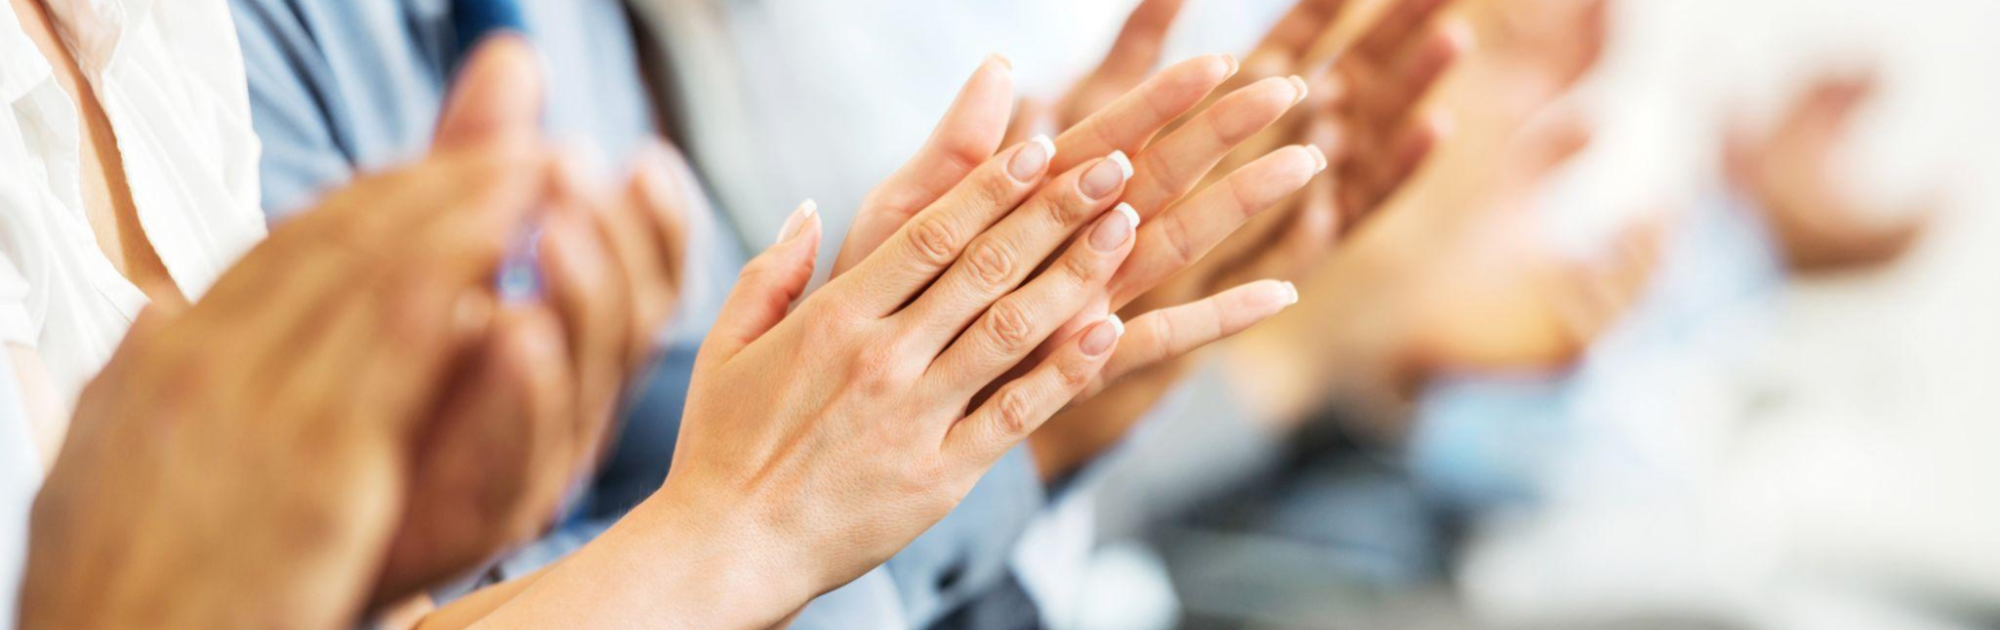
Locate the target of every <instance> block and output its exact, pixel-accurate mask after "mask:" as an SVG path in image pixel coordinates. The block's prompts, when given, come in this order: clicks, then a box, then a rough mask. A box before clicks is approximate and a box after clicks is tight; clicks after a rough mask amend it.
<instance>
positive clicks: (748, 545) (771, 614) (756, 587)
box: [626, 477, 837, 628]
mask: <svg viewBox="0 0 2000 630" xmlns="http://www.w3.org/2000/svg"><path fill="white" fill-rule="evenodd" d="M690 485H691V484H688V483H677V482H676V480H675V479H673V478H671V477H670V478H669V479H668V482H667V484H666V485H665V486H663V487H662V488H661V489H660V491H659V492H656V493H654V494H653V496H652V497H649V498H648V499H647V500H646V501H645V502H643V503H641V504H640V505H639V506H638V507H637V508H634V509H633V510H632V512H631V514H629V515H628V516H627V517H626V520H627V521H631V522H632V524H633V525H634V526H636V528H637V529H639V530H640V531H644V532H645V533H646V538H647V539H649V540H651V541H653V544H655V545H657V546H658V548H659V549H660V552H661V556H662V557H661V560H662V562H663V563H665V564H670V565H672V566H673V567H674V568H673V569H671V570H670V571H671V572H672V573H673V577H672V578H671V580H672V582H674V585H675V587H677V588H679V589H682V590H677V591H676V592H675V599H677V600H680V601H686V602H690V603H692V604H693V605H694V606H695V607H696V609H695V610H690V611H685V613H686V614H685V615H683V616H681V617H679V618H681V619H686V620H688V621H689V622H688V623H686V624H683V625H684V626H685V627H691V628H694V627H700V628H764V627H769V626H772V625H773V624H776V623H778V622H779V621H781V620H782V619H784V618H785V617H787V616H789V615H791V614H793V613H795V612H797V611H798V609H800V608H802V607H804V606H805V604H806V603H807V602H809V601H811V600H812V598H814V597H817V596H819V595H820V594H822V593H824V592H825V591H828V590H831V589H832V588H834V587H835V586H837V584H828V583H826V582H827V580H825V579H824V578H823V577H822V576H823V573H824V572H823V571H820V570H818V567H817V565H815V564H814V563H813V561H812V559H811V558H802V557H798V554H799V551H798V550H800V549H803V548H804V547H805V545H804V544H803V542H802V541H801V540H798V538H797V536H788V535H786V534H785V533H783V532H782V531H780V529H779V528H778V527H777V526H776V525H775V524H774V522H773V521H772V520H771V519H768V518H764V517H763V516H761V515H762V514H764V512H762V511H760V510H757V509H756V508H755V506H754V502H755V501H757V499H756V498H755V497H751V496H746V495H743V494H735V493H732V492H730V491H729V490H728V488H726V487H724V486H726V484H717V485H716V486H715V487H707V488H695V487H690ZM693 485H699V484H693Z"/></svg>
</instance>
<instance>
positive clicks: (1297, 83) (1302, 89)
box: [1285, 74, 1312, 105]
mask: <svg viewBox="0 0 2000 630" xmlns="http://www.w3.org/2000/svg"><path fill="white" fill-rule="evenodd" d="M1285 80H1287V81H1291V82H1292V87H1294V88H1297V89H1298V91H1299V93H1298V96H1294V97H1292V104H1293V105H1297V104H1299V103H1303V102H1305V100H1306V95H1308V94H1311V93H1312V88H1311V87H1307V86H1306V80H1305V79H1302V78H1299V75H1296V74H1294V75H1292V76H1289V77H1285Z"/></svg>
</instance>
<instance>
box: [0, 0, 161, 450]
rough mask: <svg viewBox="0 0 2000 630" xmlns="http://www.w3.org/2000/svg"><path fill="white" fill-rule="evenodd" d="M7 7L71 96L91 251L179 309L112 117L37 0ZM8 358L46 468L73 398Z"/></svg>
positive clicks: (25, 353)
mask: <svg viewBox="0 0 2000 630" xmlns="http://www.w3.org/2000/svg"><path fill="white" fill-rule="evenodd" d="M10 4H11V5H12V6H11V10H13V11H14V13H15V15H16V16H18V17H19V18H20V22H21V28H22V29H24V30H26V31H27V33H28V38H29V39H31V40H34V42H35V47H36V48H37V49H39V50H40V51H41V53H42V56H43V57H44V58H46V59H48V60H49V66H50V67H51V69H52V70H53V71H54V73H55V78H56V82H57V84H59V85H61V86H62V89H63V91H64V92H65V93H67V94H69V96H70V100H71V102H72V103H73V104H74V105H75V106H76V108H77V113H78V117H77V124H78V129H77V132H78V135H79V137H80V138H81V139H82V142H80V143H79V144H80V145H81V146H79V147H78V148H79V150H80V153H79V156H78V157H79V165H80V166H82V172H81V173H80V175H81V176H82V184H83V188H82V192H83V205H84V214H85V216H86V217H88V219H89V222H90V229H91V232H92V233H93V235H94V236H95V237H96V241H97V247H98V249H99V250H100V251H101V252H102V253H103V254H104V257H105V258H107V259H109V260H110V261H111V265H112V267H113V268H115V269H117V270H118V273H120V274H122V275H124V276H125V279H126V280H129V281H131V282H132V284H133V285H135V286H137V287H139V290H140V291H141V292H144V293H145V294H146V297H148V298H150V299H152V300H153V301H154V302H156V303H162V304H168V305H177V304H185V303H186V302H187V299H186V297H184V296H183V295H182V294H181V291H180V287H179V285H176V284H175V283H174V280H173V278H172V277H171V276H169V275H167V268H166V265H165V264H163V263H161V262H160V257H159V255H158V254H157V253H155V252H154V251H153V246H152V243H151V242H150V241H148V240H147V239H146V233H145V230H144V229H143V228H142V227H141V226H140V225H139V213H138V209H137V207H136V206H134V205H133V202H132V191H131V189H130V188H129V187H127V186H126V184H125V166H124V162H123V160H122V159H121V158H120V156H119V153H118V141H117V138H116V136H115V135H114V134H113V131H112V128H111V120H110V119H109V118H107V117H106V116H105V114H104V109H103V107H101V106H100V105H99V104H98V102H97V93H96V91H95V90H94V89H93V88H92V87H91V85H90V82H89V81H88V80H87V79H86V78H85V77H84V74H83V70H82V68H80V67H79V66H78V65H77V63H76V58H75V57H74V56H73V55H71V54H70V51H69V48H68V47H67V46H65V45H64V44H63V43H62V37H61V35H59V34H58V31H57V27H56V24H55V22H54V19H53V18H52V17H51V16H50V14H49V11H48V7H47V6H45V5H44V4H43V0H10ZM7 355H8V359H9V360H10V361H12V362H13V364H14V366H13V367H14V373H15V375H16V378H18V379H19V380H20V381H21V383H20V385H21V392H22V396H23V398H24V399H25V400H24V402H25V404H26V408H27V411H28V418H29V422H30V424H31V425H32V426H33V428H34V435H35V442H36V446H37V447H38V449H39V450H40V452H41V455H42V462H43V465H44V466H50V465H53V464H54V463H55V456H56V452H57V450H58V449H60V448H61V446H62V437H63V434H64V433H65V432H66V431H67V430H68V425H69V421H68V418H69V408H70V405H71V404H72V402H71V401H66V400H60V399H59V398H58V396H57V395H56V393H55V389H54V385H53V384H52V383H50V382H49V377H48V370H47V368H45V367H43V364H42V359H41V357H40V356H39V355H38V354H37V353H36V352H35V350H34V349H32V348H26V347H20V346H14V345H8V346H7Z"/></svg>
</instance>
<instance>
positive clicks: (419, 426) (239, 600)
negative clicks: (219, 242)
mask: <svg viewBox="0 0 2000 630" xmlns="http://www.w3.org/2000/svg"><path fill="white" fill-rule="evenodd" d="M552 164H553V161H552V160H550V159H549V158H548V157H547V156H546V155H545V154H543V153H541V152H538V151H532V150H521V149H518V148H509V147H504V146H492V147H482V148H481V150H478V151H467V152H459V153H453V154H451V155H445V156H439V157H434V158H432V159H430V160H426V161H425V162H423V163H420V164H417V165H414V166H411V167H408V168H405V169H401V170H398V171H396V172H392V173H389V174H384V175H377V176H371V177H367V178H363V179H362V180H359V181H357V182H356V183H355V184H354V185H353V186H351V187H349V188H347V189H345V190H343V191H341V192H338V193H335V194H333V195H331V196H330V197H329V198H328V199H327V200H326V201H325V202H324V203H322V204H321V206H320V207H319V208H318V209H316V210H314V211H312V212H311V213H310V214H308V215H306V216H305V217H304V218H301V219H299V220H298V221H294V222H292V223H288V224H286V225H285V226H284V227H282V228H280V229H279V230H277V231H276V232H274V233H273V234H272V236H271V238H270V239H269V240H267V241H266V242H264V243H263V244H261V245H259V246H258V247H257V248H255V249H253V250H252V251H251V252H250V253H249V254H248V255H246V256H245V258H244V259H243V260H242V261H241V262H240V263H239V264H238V265H236V266H234V267H232V268H231V269H230V271H228V272H227V273H225V274H224V275H223V277H222V278H221V279H220V280H218V281H217V283H216V285H215V286H214V288H213V289H211V291H210V292H209V293H208V294H207V296H206V297H204V298H203V299H202V301H201V302H200V303H198V304H195V305H193V306H192V307H189V308H186V309H178V308H175V307H171V306H160V305H155V306H154V307H151V308H150V309H149V310H148V311H147V312H146V313H145V315H144V316H143V317H142V318H141V319H140V321H139V322H138V323H137V324H136V325H135V327H134V329H133V330H132V332H131V333H130V334H129V335H128V336H127V338H126V340H125V343H124V344H123V345H121V346H120V348H119V350H118V352H117V353H116V354H115V356H114V357H113V358H112V360H111V362H110V363H109V365H108V366H107V367H106V369H105V370H104V371H103V372H102V373H101V374H100V375H99V376H98V378H97V379H96V380H94V381H92V383H91V384H90V385H89V387H88V389H87V390H86V394H85V396H83V398H82V400H83V403H82V404H81V405H80V406H79V408H78V409H77V413H76V416H75V418H74V427H75V429H74V431H72V435H71V437H70V439H69V440H68V441H67V442H66V444H65V445H64V452H63V455H62V457H61V458H60V459H59V460H58V461H57V464H56V466H55V468H54V469H53V470H52V471H51V474H50V476H49V478H48V480H47V483H46V484H45V486H44V487H43V489H42V492H41V494H40V495H39V497H38V499H37V502H36V505H35V510H34V515H33V521H32V524H31V528H30V531H31V541H30V551H29V558H28V568H27V573H26V575H25V577H24V584H23V597H22V602H23V605H24V608H23V610H22V627H23V628H129V627H190V628H193V627H201V628H239V627H240V628H335V627H342V626H343V625H344V624H346V623H349V622H351V621H352V620H353V618H354V615H355V614H356V613H357V612H358V611H359V610H361V608H362V605H363V603H364V602H365V601H366V599H367V597H368V594H369V592H370V590H371V588H372V586H373V583H374V582H375V580H376V578H377V577H378V575H379V571H380V570H381V566H382V558H383V557H384V555H385V553H386V550H387V547H388V544H389V539H390V537H391V535H392V533H393V532H394V525H395V522H396V519H397V516H398V514H399V513H400V511H401V509H402V500H403V499H404V497H407V496H409V495H410V492H411V490H410V485H411V481H412V478H413V476H414V470H413V469H412V466H411V462H412V461H413V460H414V459H415V458H416V456H417V447H418V444H419V442H420V441H421V439H420V438H421V436H422V435H424V434H425V433H426V432H427V431H428V430H429V428H430V424H431V423H430V419H431V418H432V417H433V414H432V413H431V409H432V408H433V406H434V405H435V403H436V401H437V399H438V395H437V392H438V391H439V390H440V389H441V388H442V387H443V385H444V383H445V382H446V381H447V380H448V379H449V377H450V373H451V370H452V368H453V367H454V365H455V364H456V362H457V361H458V360H459V359H460V358H462V357H464V356H466V354H467V353H468V352H471V351H473V350H475V349H477V348H479V347H481V346H482V345H484V346H489V347H499V348H517V349H519V351H520V352H522V353H524V354H526V355H528V356H532V357H541V356H546V355H548V354H549V353H550V352H551V350H552V348H556V347H560V344H561V328H560V327H559V326H555V325H552V324H548V325H544V324H543V323H546V322H552V321H553V316H552V315H551V316H549V317H548V318H546V319H528V320H524V321H523V323H520V324H509V323H498V324H495V323H493V322H494V321H495V320H493V319H492V318H491V317H490V314H491V313H492V311H493V309H494V296H493V295H492V294H491V289H490V288H489V287H490V278H491V277H492V273H493V271H494V269H495V266H496V264H497V262H498V260H499V257H500V256H501V254H502V252H503V251H504V250H505V248H506V245H507V241H508V235H509V234H511V233H512V232H513V231H514V230H515V229H516V226H518V225H519V223H520V221H521V220H522V219H523V218H524V217H525V216H527V214H528V213H529V212H530V211H531V210H532V209H533V208H535V207H538V206H540V205H541V202H539V201H538V199H541V198H544V197H545V196H546V195H547V194H548V193H549V191H551V190H552V189H553V184H552V182H553V180H554V179H555V177H556V171H555V170H554V169H553V167H552ZM538 322H543V323H538ZM248 445H255V446H254V447H247V446H248ZM188 462H201V465H199V466H190V465H187V463H188ZM132 523H146V524H147V526H146V527H144V528H140V529H137V530H134V529H132V528H131V524H132Z"/></svg>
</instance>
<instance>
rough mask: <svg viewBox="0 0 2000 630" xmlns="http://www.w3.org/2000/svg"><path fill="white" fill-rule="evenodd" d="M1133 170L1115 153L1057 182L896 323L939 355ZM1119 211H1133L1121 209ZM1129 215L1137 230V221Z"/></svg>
mask: <svg viewBox="0 0 2000 630" xmlns="http://www.w3.org/2000/svg"><path fill="white" fill-rule="evenodd" d="M1131 168H1132V165H1131V164H1130V163H1129V162H1127V161H1126V160H1125V156H1124V155H1121V154H1117V153H1113V154H1111V157H1109V158H1106V159H1102V160H1098V161H1097V162H1094V163H1090V164H1086V165H1084V166H1080V167H1077V168H1076V169H1074V170H1071V171H1070V172H1068V173H1064V174H1063V175H1062V176H1061V177H1057V178H1056V179H1055V180H1054V181H1052V182H1050V184H1049V185H1048V186H1044V187H1042V190H1041V192H1039V193H1037V194H1036V195H1035V197H1034V198H1033V199H1030V200H1028V202H1027V203H1025V204H1022V205H1021V209H1019V210H1017V211H1015V212H1014V213H1013V214H1011V215H1008V216H1007V218H1005V219H1002V220H1001V221H1000V223H998V224H996V225H994V226H993V228H992V229H990V230H987V231H986V233H984V234H981V235H979V236H978V237H977V238H975V239H973V242H972V244H971V245H969V246H967V247H966V249H965V251H966V253H965V255H964V256H962V257H960V258H959V259H958V261H957V262H955V263H953V264H952V266H951V269H949V270H947V271H946V272H945V273H944V276H943V277H941V278H939V279H938V281H937V283H936V284H933V285H932V286H931V287H930V288H928V289H925V290H924V292H923V295H921V296H919V297H918V298H917V299H916V300H915V301H914V302H912V303H911V304H910V307H909V308H908V309H905V310H904V311H903V312H902V313H899V314H897V315H896V318H897V319H899V320H901V321H903V322H904V323H905V325H908V326H911V327H913V328H915V329H916V330H917V331H918V332H917V333H916V334H917V336H918V338H919V339H920V340H921V341H920V343H924V344H927V346H928V347H932V348H943V347H944V346H945V344H946V343H948V342H950V341H951V339H952V338H953V337H956V336H958V333H959V331H962V330H964V329H965V326H966V324H967V323H969V322H971V321H972V318H974V317H977V316H978V315H979V313H980V312H981V311H985V310H987V307H989V306H991V305H992V304H993V301H994V300H997V299H1000V296H1003V295H1006V294H1007V293H1008V292H1009V291H1013V290H1014V288H1015V287H1018V286H1021V282H1022V281H1024V280H1026V279H1027V278H1028V275H1029V274H1030V273H1033V272H1034V271H1035V269H1037V268H1039V267H1041V266H1042V263H1043V261H1044V260H1047V259H1049V254H1050V253H1052V252H1054V251H1056V248H1058V247H1061V246H1062V244H1063V242H1064V241H1067V240H1069V238H1070V236H1071V235H1072V234H1075V233H1076V231H1077V230H1078V229H1080V228H1082V227H1084V226H1085V225H1087V224H1089V223H1090V222H1091V220H1092V219H1096V218H1097V217H1099V216H1100V215H1103V214H1104V213H1105V211H1106V210H1108V209H1109V208H1110V207H1111V205H1112V203H1113V202H1114V201H1115V200H1117V199H1118V193H1119V191H1121V190H1123V189H1124V186H1125V180H1126V178H1127V177H1129V176H1130V172H1131V171H1130V169H1131ZM1121 212H1126V213H1131V212H1132V210H1131V209H1130V207H1129V206H1121ZM1131 216H1132V217H1134V219H1135V220H1134V221H1133V225H1134V226H1137V224H1138V221H1137V220H1136V218H1137V216H1138V215H1137V214H1136V213H1135V214H1132V215H1131Z"/></svg>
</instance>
